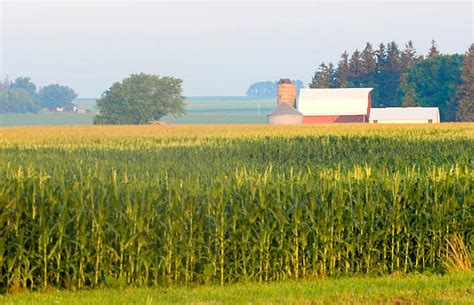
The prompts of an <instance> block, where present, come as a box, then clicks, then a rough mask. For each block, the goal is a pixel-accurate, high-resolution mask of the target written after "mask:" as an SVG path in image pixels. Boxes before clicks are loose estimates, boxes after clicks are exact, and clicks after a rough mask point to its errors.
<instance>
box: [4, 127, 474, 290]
mask: <svg viewBox="0 0 474 305" xmlns="http://www.w3.org/2000/svg"><path fill="white" fill-rule="evenodd" d="M0 162H1V164H2V167H0V232H1V235H0V266H1V268H2V273H1V277H0V286H1V287H3V289H4V292H6V291H14V290H18V289H25V288H27V289H32V290H34V289H38V288H44V287H58V288H68V289H80V288H86V287H101V286H103V285H111V286H117V285H118V286H133V287H148V286H154V287H166V286H175V285H184V286H187V285H200V284H210V285H213V284H218V285H223V284H230V283H239V282H259V283H261V282H271V281H285V280H298V279H313V278H319V277H326V276H352V275H371V276H372V275H384V274H393V273H411V272H425V271H429V272H433V273H444V272H446V271H447V270H448V269H449V268H450V267H453V268H454V267H455V259H454V258H455V257H453V255H455V253H453V249H452V248H450V247H449V245H448V243H447V241H449V240H454V239H456V240H459V241H460V245H461V246H460V248H455V249H458V250H459V249H461V250H466V252H467V256H468V260H469V259H472V251H473V246H474V234H473V228H474V220H473V214H474V204H473V203H474V193H473V187H472V186H473V185H474V171H473V170H474V125H473V124H441V125H430V126H428V125H427V126H374V125H366V124H349V125H347V124H345V125H314V126H307V125H305V126H290V127H284V126H266V125H234V126H231V125H212V126H211V125H203V126H197V125H183V126H112V127H104V126H82V127H40V128H34V127H17V128H0ZM462 245H463V246H462ZM450 263H451V264H450Z"/></svg>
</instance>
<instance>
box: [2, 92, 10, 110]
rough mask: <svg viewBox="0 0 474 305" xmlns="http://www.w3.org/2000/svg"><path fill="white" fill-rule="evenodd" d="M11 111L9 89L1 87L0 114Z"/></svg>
mask: <svg viewBox="0 0 474 305" xmlns="http://www.w3.org/2000/svg"><path fill="white" fill-rule="evenodd" d="M9 110H10V100H9V98H8V89H3V88H1V87H0V113H7V112H9Z"/></svg>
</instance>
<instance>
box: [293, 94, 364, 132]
mask: <svg viewBox="0 0 474 305" xmlns="http://www.w3.org/2000/svg"><path fill="white" fill-rule="evenodd" d="M371 91H372V88H337V89H301V90H300V96H299V99H298V101H297V105H296V107H297V109H298V111H299V112H301V113H302V114H303V124H315V123H349V122H354V123H357V122H368V121H369V114H370V92H371Z"/></svg>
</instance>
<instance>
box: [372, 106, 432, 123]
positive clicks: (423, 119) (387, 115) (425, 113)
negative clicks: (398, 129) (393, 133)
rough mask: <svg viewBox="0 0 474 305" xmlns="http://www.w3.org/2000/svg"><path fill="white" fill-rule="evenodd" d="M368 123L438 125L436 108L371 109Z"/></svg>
mask: <svg viewBox="0 0 474 305" xmlns="http://www.w3.org/2000/svg"><path fill="white" fill-rule="evenodd" d="M369 122H370V123H384V124H423V123H439V109H438V107H406V108H401V107H390V108H372V109H371V110H370V116H369Z"/></svg>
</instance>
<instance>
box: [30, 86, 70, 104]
mask: <svg viewBox="0 0 474 305" xmlns="http://www.w3.org/2000/svg"><path fill="white" fill-rule="evenodd" d="M76 97H77V93H76V92H75V91H74V90H73V89H71V88H69V87H67V86H61V85H58V84H54V85H48V86H46V87H42V88H41V89H40V90H39V93H38V99H39V104H40V106H41V107H42V108H48V109H55V108H57V107H60V108H66V109H72V108H73V106H74V105H73V103H72V101H73V100H74V99H75V98H76Z"/></svg>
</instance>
